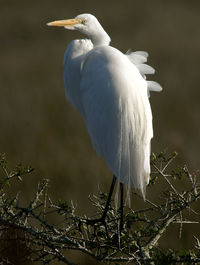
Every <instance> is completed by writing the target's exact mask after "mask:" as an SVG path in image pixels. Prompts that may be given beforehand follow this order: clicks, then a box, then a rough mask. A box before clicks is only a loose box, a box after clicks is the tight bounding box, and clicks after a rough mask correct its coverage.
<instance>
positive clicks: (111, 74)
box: [80, 46, 153, 195]
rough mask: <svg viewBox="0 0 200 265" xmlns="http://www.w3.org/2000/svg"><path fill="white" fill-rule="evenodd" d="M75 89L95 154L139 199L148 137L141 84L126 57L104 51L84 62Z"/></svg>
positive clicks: (146, 106)
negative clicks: (77, 88) (79, 82)
mask: <svg viewBox="0 0 200 265" xmlns="http://www.w3.org/2000/svg"><path fill="white" fill-rule="evenodd" d="M80 89H81V99H82V104H83V111H84V119H85V123H86V125H87V128H88V131H89V134H90V136H91V139H92V143H93V146H94V148H95V149H96V151H97V152H98V153H99V154H100V155H101V156H103V157H104V158H105V160H106V162H107V164H108V167H109V168H110V170H111V171H112V172H113V174H115V176H116V177H117V178H118V179H119V181H120V182H122V183H124V184H126V185H127V186H135V187H136V188H138V189H139V190H141V192H142V194H143V195H144V194H145V187H146V184H147V183H148V180H149V174H150V166H149V155H150V140H151V138H152V136H153V130H152V115H151V108H150V104H149V100H148V96H147V83H146V81H145V80H144V79H143V78H142V76H141V75H140V73H139V71H138V69H137V68H136V67H135V66H134V65H133V64H132V63H131V62H130V60H128V59H127V57H126V56H125V55H123V54H122V53H121V52H119V51H118V50H117V49H115V48H112V47H110V46H104V47H99V48H98V47H97V48H94V49H93V50H91V51H90V52H89V53H88V55H87V58H85V62H84V63H83V68H82V73H81V87H80Z"/></svg>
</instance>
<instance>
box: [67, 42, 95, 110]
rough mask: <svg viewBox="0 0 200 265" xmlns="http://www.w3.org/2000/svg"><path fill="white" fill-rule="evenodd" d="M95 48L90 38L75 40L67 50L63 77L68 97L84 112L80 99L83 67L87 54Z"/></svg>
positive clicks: (75, 106)
mask: <svg viewBox="0 0 200 265" xmlns="http://www.w3.org/2000/svg"><path fill="white" fill-rule="evenodd" d="M92 48H93V44H92V42H91V41H90V40H88V39H80V40H73V41H72V42H71V43H70V44H69V45H68V46H67V49H66V51H65V55H64V60H63V65H64V71H63V79H64V85H65V91H66V97H67V99H68V100H69V101H70V103H71V104H72V105H73V106H74V108H77V109H78V110H79V111H80V113H81V114H82V102H81V99H80V79H81V75H80V72H81V67H82V62H83V61H84V57H85V55H86V54H87V53H88V52H89V51H90V50H91V49H92Z"/></svg>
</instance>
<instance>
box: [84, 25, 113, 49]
mask: <svg viewBox="0 0 200 265" xmlns="http://www.w3.org/2000/svg"><path fill="white" fill-rule="evenodd" d="M88 37H89V38H90V39H91V41H92V43H93V45H94V46H95V47H96V46H101V45H109V44H110V41H111V39H110V37H109V35H108V34H107V33H106V32H105V30H104V29H103V28H101V29H100V30H99V31H98V32H95V33H93V34H91V35H90V34H88Z"/></svg>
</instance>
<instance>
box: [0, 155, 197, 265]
mask: <svg viewBox="0 0 200 265" xmlns="http://www.w3.org/2000/svg"><path fill="white" fill-rule="evenodd" d="M176 155H177V154H173V155H171V156H170V157H166V156H165V155H164V154H163V153H161V154H159V155H157V156H156V155H154V154H153V155H152V159H151V163H152V171H153V173H152V174H151V181H150V184H149V185H150V186H152V187H151V188H152V189H153V188H154V187H156V185H157V180H158V179H159V180H160V179H162V180H163V181H164V182H165V183H166V185H165V189H164V191H163V193H162V195H161V194H160V198H159V200H160V199H162V200H161V202H160V203H159V204H158V203H156V202H155V201H152V200H149V199H148V200H146V202H143V204H144V207H143V208H142V209H139V210H135V211H134V210H133V209H128V208H127V209H126V212H125V214H124V230H123V232H122V234H121V235H119V219H120V211H118V210H116V209H115V207H113V206H110V208H109V211H108V215H107V218H106V223H105V224H101V223H96V224H95V225H93V226H92V225H89V223H88V222H87V220H88V219H89V218H88V217H85V216H84V217H82V216H79V215H77V214H76V208H75V207H74V205H73V203H72V202H71V204H68V203H67V202H57V203H55V202H53V201H52V199H51V198H50V197H49V195H48V181H47V180H43V181H42V182H41V183H40V184H39V185H38V189H37V190H36V192H35V195H34V196H33V199H32V200H31V202H30V203H29V204H28V206H27V207H22V206H21V205H20V204H19V195H18V194H17V195H16V196H15V197H14V198H9V196H8V195H6V192H5V189H6V188H7V186H8V185H9V183H10V182H11V181H13V180H14V179H15V178H17V179H18V180H19V181H21V180H22V176H23V177H25V175H27V174H29V173H30V172H32V170H33V169H32V168H31V167H23V166H22V165H19V166H17V167H16V168H15V169H14V170H13V171H12V172H10V173H9V170H8V167H7V161H6V159H5V156H3V155H1V156H0V167H1V168H2V172H3V176H1V177H0V262H2V264H15V260H14V259H13V258H12V257H11V256H9V254H8V253H9V251H8V250H9V249H10V248H11V247H12V243H13V244H15V249H18V252H19V253H22V251H20V248H21V249H23V256H22V257H21V256H20V257H19V256H16V255H18V254H16V253H15V257H17V258H18V259H30V260H31V261H35V262H36V261H39V262H40V263H41V264H51V262H53V261H54V260H58V261H60V262H62V263H64V264H69V265H73V264H74V263H73V261H71V260H69V258H68V257H67V254H66V250H75V251H77V252H82V253H85V254H87V255H88V256H91V257H92V258H94V259H96V260H98V261H99V262H102V263H103V264H106V263H108V264H117V263H119V262H120V264H121V263H125V264H127V263H133V264H178V263H182V264H184V263H185V264H197V263H200V243H199V239H198V238H197V237H196V236H194V238H195V243H196V245H195V247H194V249H193V250H188V251H187V252H186V253H185V254H180V253H179V252H176V251H174V252H171V251H170V250H165V251H163V250H162V249H161V248H159V245H158V244H159V240H160V238H161V237H162V236H164V233H165V231H166V229H167V227H168V226H170V225H171V224H172V223H177V224H180V235H181V232H182V229H183V227H182V224H186V223H187V224H190V223H197V222H195V221H194V220H191V221H190V220H187V219H186V218H185V217H184V216H185V214H184V213H185V211H187V210H190V211H191V210H192V208H191V205H192V204H193V203H194V202H196V201H197V200H198V199H199V198H200V189H199V184H198V176H196V175H195V174H193V175H192V174H191V173H190V172H189V170H188V168H187V167H186V166H184V167H178V168H175V169H170V170H169V168H170V167H171V164H172V162H173V161H174V159H175V157H176ZM182 182H184V183H185V184H186V183H187V185H188V188H187V190H185V189H181V187H182V185H180V183H182ZM155 183H156V185H155V186H154V184H155ZM177 183H178V185H177ZM166 186H167V187H168V188H167V189H166ZM135 196H137V197H139V198H140V195H138V194H137V193H133V200H134V197H135ZM106 198H107V195H106V194H104V193H102V192H101V191H100V192H99V194H98V195H95V196H90V197H89V200H90V202H91V204H92V205H93V206H94V207H95V210H96V215H97V216H100V215H101V213H102V212H103V209H104V206H105V201H106ZM140 199H141V201H142V198H140ZM52 215H54V216H57V217H59V218H62V222H59V225H57V226H56V225H54V224H52V223H51V222H50V219H51V217H52ZM119 242H120V243H119ZM166 260H167V262H168V263H166ZM162 262H163V263H162ZM164 262H165V263H164ZM0 264H1V263H0Z"/></svg>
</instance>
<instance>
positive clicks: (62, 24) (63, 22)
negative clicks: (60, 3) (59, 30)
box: [47, 18, 82, 27]
mask: <svg viewBox="0 0 200 265" xmlns="http://www.w3.org/2000/svg"><path fill="white" fill-rule="evenodd" d="M79 23H82V20H81V19H79V18H77V19H75V18H74V19H64V20H56V21H52V22H49V23H47V26H55V27H73V26H74V25H76V24H79Z"/></svg>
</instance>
